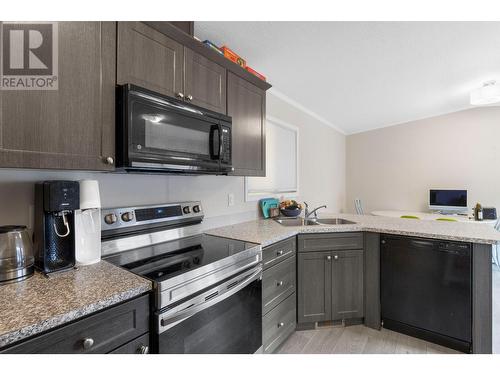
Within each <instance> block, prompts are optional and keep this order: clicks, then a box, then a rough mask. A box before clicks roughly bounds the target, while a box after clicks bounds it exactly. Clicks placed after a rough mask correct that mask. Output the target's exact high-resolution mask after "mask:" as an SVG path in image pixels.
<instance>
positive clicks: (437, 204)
mask: <svg viewBox="0 0 500 375" xmlns="http://www.w3.org/2000/svg"><path fill="white" fill-rule="evenodd" d="M429 209H431V210H434V211H442V212H467V190H451V189H431V190H430V193H429Z"/></svg>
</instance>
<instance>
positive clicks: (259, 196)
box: [244, 116, 300, 202]
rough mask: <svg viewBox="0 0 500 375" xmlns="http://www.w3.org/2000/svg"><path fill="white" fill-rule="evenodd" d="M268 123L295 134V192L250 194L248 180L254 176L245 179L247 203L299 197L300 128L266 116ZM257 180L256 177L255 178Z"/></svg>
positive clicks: (277, 191)
mask: <svg viewBox="0 0 500 375" xmlns="http://www.w3.org/2000/svg"><path fill="white" fill-rule="evenodd" d="M266 122H272V123H273V124H274V125H277V126H281V127H283V128H286V129H289V130H292V131H293V132H294V133H295V149H296V150H297V152H296V155H295V159H296V160H295V165H296V173H297V176H296V188H295V190H294V191H279V190H276V191H267V192H266V191H264V192H258V193H250V192H249V189H248V179H249V178H252V176H248V177H245V184H244V185H245V202H254V201H258V200H259V199H262V198H281V197H283V198H296V197H298V196H299V186H300V181H299V176H300V173H299V172H300V167H299V152H300V150H299V128H298V127H297V126H295V125H292V124H289V123H287V122H285V121H283V120H280V119H279V118H276V117H273V116H266ZM254 178H256V177H254Z"/></svg>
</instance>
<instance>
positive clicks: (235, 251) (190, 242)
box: [102, 202, 262, 353]
mask: <svg viewBox="0 0 500 375" xmlns="http://www.w3.org/2000/svg"><path fill="white" fill-rule="evenodd" d="M202 220H203V209H202V206H201V203H200V202H181V203H169V204H161V205H153V206H143V207H125V208H113V209H104V210H103V211H102V228H103V231H102V240H103V242H102V255H103V259H105V260H106V261H108V262H111V263H113V264H115V265H118V266H121V267H123V268H126V269H128V270H130V271H131V272H133V273H136V274H138V275H141V276H143V277H145V278H148V279H150V280H151V281H152V282H153V285H154V302H153V304H152V308H151V322H152V326H151V333H152V335H151V336H152V338H151V347H152V348H153V352H156V353H254V352H256V351H258V350H259V349H260V347H261V345H262V319H261V316H262V315H261V309H262V266H261V260H262V249H261V247H260V246H259V245H257V244H254V243H249V242H245V241H238V240H232V239H228V238H222V237H216V236H210V235H206V234H203V233H202V232H201V225H200V223H201V221H202Z"/></svg>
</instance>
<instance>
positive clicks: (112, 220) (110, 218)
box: [104, 214, 117, 225]
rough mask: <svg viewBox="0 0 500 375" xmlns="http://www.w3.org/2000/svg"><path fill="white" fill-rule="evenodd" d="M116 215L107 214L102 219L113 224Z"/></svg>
mask: <svg viewBox="0 0 500 375" xmlns="http://www.w3.org/2000/svg"><path fill="white" fill-rule="evenodd" d="M116 220H117V218H116V215H115V214H107V215H106V216H104V221H105V222H106V224H109V225H111V224H114V223H116Z"/></svg>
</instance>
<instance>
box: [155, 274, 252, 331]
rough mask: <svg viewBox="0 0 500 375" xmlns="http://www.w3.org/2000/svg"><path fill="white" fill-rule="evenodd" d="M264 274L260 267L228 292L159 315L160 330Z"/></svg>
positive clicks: (222, 298) (220, 299) (203, 308)
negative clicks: (182, 308)
mask: <svg viewBox="0 0 500 375" xmlns="http://www.w3.org/2000/svg"><path fill="white" fill-rule="evenodd" d="M261 275H262V268H261V267H258V268H257V269H256V271H255V272H252V274H251V275H249V276H247V277H246V278H245V279H244V280H241V281H240V282H239V283H238V284H236V285H235V286H234V287H232V288H230V289H228V290H227V291H226V292H224V293H222V294H219V295H218V296H217V297H215V298H212V299H209V300H207V301H205V302H202V303H200V304H198V305H191V306H189V307H188V308H186V309H184V310H181V311H179V312H176V313H174V314H172V315H171V316H169V313H168V312H167V313H165V314H164V315H163V316H160V317H159V321H160V327H159V328H160V332H163V331H164V330H166V329H168V328H170V327H172V326H174V325H176V324H178V323H180V322H182V321H183V320H186V319H187V318H190V317H192V316H193V315H195V314H197V313H199V312H200V311H203V310H205V309H207V308H209V307H211V306H213V305H215V304H216V303H219V302H221V301H223V300H225V299H227V298H229V297H231V296H232V295H234V294H236V293H238V292H239V291H240V290H242V289H243V288H245V287H246V286H248V285H249V284H251V283H252V282H253V281H255V280H257V279H259V278H260V277H261ZM228 284H229V285H231V282H228ZM167 326H168V327H167Z"/></svg>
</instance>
